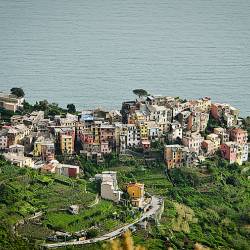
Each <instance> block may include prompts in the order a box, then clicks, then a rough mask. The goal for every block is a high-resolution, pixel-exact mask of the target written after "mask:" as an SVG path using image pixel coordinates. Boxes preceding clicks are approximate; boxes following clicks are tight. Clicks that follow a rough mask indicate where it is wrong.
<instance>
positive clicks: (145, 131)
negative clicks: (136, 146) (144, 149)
mask: <svg viewBox="0 0 250 250" xmlns="http://www.w3.org/2000/svg"><path fill="white" fill-rule="evenodd" d="M139 130H140V136H141V140H147V139H148V125H147V124H146V123H140V124H139Z"/></svg>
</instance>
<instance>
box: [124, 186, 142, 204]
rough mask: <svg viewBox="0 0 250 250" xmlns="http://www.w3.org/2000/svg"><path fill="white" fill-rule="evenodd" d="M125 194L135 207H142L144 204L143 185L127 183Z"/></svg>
mask: <svg viewBox="0 0 250 250" xmlns="http://www.w3.org/2000/svg"><path fill="white" fill-rule="evenodd" d="M127 192H128V194H129V196H130V199H131V203H132V205H133V206H135V207H142V206H143V202H144V184H142V183H129V184H128V185H127Z"/></svg>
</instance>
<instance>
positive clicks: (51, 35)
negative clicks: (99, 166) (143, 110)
mask: <svg viewBox="0 0 250 250" xmlns="http://www.w3.org/2000/svg"><path fill="white" fill-rule="evenodd" d="M11 87H22V88H23V89H24V91H25V93H26V99H27V100H28V101H30V102H31V103H34V102H35V101H38V100H44V99H47V100H48V101H50V102H56V103H58V104H59V105H62V106H64V107H65V106H66V105H67V104H68V103H74V104H75V105H76V106H77V108H78V109H91V108H95V107H102V108H106V109H116V108H120V107H121V103H122V102H123V101H125V100H131V99H134V98H135V96H134V95H133V92H132V90H133V89H135V88H143V89H145V90H147V91H148V92H149V93H150V94H152V95H168V96H179V97H182V98H187V99H192V98H200V97H203V96H210V97H211V98H212V100H213V101H215V102H226V103H230V104H232V105H233V106H235V107H237V108H239V109H241V115H242V116H247V115H250V0H153V1H152V0H29V1H28V0H0V90H2V91H8V90H9V89H10V88H11Z"/></svg>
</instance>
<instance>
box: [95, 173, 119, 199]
mask: <svg viewBox="0 0 250 250" xmlns="http://www.w3.org/2000/svg"><path fill="white" fill-rule="evenodd" d="M95 179H97V180H98V179H99V180H101V197H102V198H103V199H106V200H111V201H114V202H119V201H120V200H121V195H122V191H120V190H119V189H118V184H117V179H116V172H114V171H104V172H102V174H97V175H95Z"/></svg>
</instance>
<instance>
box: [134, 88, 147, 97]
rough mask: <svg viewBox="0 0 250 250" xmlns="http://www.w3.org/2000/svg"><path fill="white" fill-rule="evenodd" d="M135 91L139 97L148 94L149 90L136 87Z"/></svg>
mask: <svg viewBox="0 0 250 250" xmlns="http://www.w3.org/2000/svg"><path fill="white" fill-rule="evenodd" d="M133 93H134V94H135V95H137V96H139V97H143V96H148V95H149V94H148V92H147V91H146V90H144V89H134V90H133Z"/></svg>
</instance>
